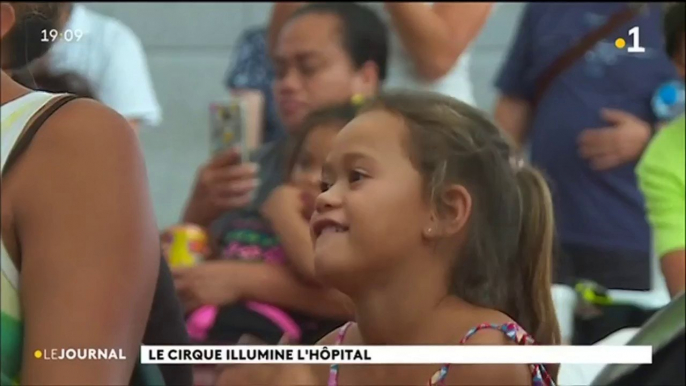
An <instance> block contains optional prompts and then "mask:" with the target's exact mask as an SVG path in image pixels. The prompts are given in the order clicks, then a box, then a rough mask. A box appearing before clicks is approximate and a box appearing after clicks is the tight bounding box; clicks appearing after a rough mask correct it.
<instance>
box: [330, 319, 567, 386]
mask: <svg viewBox="0 0 686 386" xmlns="http://www.w3.org/2000/svg"><path fill="white" fill-rule="evenodd" d="M351 325H352V322H350V323H347V324H346V325H344V326H343V327H341V329H340V330H338V338H337V339H336V344H337V345H339V344H342V343H343V339H345V333H346V332H347V331H348V328H350V326H351ZM485 329H494V330H498V331H502V332H503V333H504V334H505V336H507V337H508V338H510V339H511V340H512V341H513V342H515V343H516V344H520V345H530V344H535V342H534V339H533V337H531V335H529V334H528V333H527V332H526V331H524V329H523V328H522V327H520V326H519V325H518V324H517V323H514V322H510V323H505V324H489V323H483V324H480V325H478V326H476V327H474V328H472V329H471V330H469V332H467V334H466V335H465V336H464V338H462V339H461V340H460V344H464V343H465V342H466V341H467V340H468V339H469V338H470V337H472V336H473V335H474V334H476V333H477V332H478V331H480V330H485ZM529 368H530V369H531V385H532V386H555V382H554V381H553V379H552V378H551V377H550V374H548V372H547V371H546V369H545V367H544V366H543V365H542V364H535V365H529ZM338 369H339V367H338V365H337V364H336V365H331V369H330V370H329V383H328V386H338ZM448 370H450V364H445V365H443V366H441V368H440V369H439V370H438V371H436V372H435V373H434V375H433V376H432V377H431V378H430V379H429V381H428V382H427V385H428V386H443V385H445V379H446V377H447V376H448Z"/></svg>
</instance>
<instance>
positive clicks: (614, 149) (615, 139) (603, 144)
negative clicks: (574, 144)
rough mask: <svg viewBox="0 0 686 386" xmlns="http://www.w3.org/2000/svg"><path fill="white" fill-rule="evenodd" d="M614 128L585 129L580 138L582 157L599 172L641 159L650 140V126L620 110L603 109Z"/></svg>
mask: <svg viewBox="0 0 686 386" xmlns="http://www.w3.org/2000/svg"><path fill="white" fill-rule="evenodd" d="M602 116H603V118H604V119H605V120H606V121H607V122H609V123H610V124H611V125H612V126H608V127H603V128H599V129H587V130H584V131H583V132H582V133H581V135H580V136H579V154H580V155H581V157H582V158H584V159H585V160H587V161H589V162H590V163H591V167H593V169H595V170H607V169H612V168H615V167H617V166H620V165H622V164H625V163H627V162H631V161H634V160H636V159H638V158H639V157H640V156H641V153H643V149H645V147H646V144H647V143H648V141H649V140H650V134H651V128H650V124H648V123H646V122H644V121H642V120H641V119H639V118H637V117H635V116H633V115H631V114H629V113H626V112H624V111H620V110H613V109H603V111H602Z"/></svg>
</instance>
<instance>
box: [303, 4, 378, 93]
mask: <svg viewBox="0 0 686 386" xmlns="http://www.w3.org/2000/svg"><path fill="white" fill-rule="evenodd" d="M312 13H320V14H330V15H334V16H336V17H338V18H339V19H340V21H341V35H342V38H343V48H345V50H346V51H347V53H348V55H350V59H351V60H352V62H353V64H354V65H355V67H357V68H360V67H362V65H364V64H365V63H366V62H369V61H371V62H373V63H374V64H376V66H377V67H378V68H379V80H380V81H383V80H384V79H386V72H387V61H388V27H386V24H385V23H384V22H383V21H382V20H381V18H379V16H378V15H377V14H376V13H375V12H374V11H373V10H371V9H370V8H368V7H366V6H364V5H360V4H355V3H324V2H322V3H310V4H307V5H305V6H303V7H300V8H298V10H297V11H295V12H294V13H293V14H292V15H291V17H290V20H294V19H297V18H298V17H300V16H303V15H308V14H312Z"/></svg>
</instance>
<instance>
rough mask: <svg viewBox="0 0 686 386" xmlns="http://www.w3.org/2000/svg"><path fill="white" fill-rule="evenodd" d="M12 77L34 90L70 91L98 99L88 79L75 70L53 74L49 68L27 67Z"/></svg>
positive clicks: (84, 96) (14, 73)
mask: <svg viewBox="0 0 686 386" xmlns="http://www.w3.org/2000/svg"><path fill="white" fill-rule="evenodd" d="M12 78H13V79H14V80H15V81H16V82H17V83H19V84H21V85H23V86H25V87H28V88H30V89H33V90H38V91H47V92H51V93H69V94H74V95H77V96H80V97H83V98H91V99H96V98H95V93H94V92H93V89H92V88H91V85H90V83H89V82H88V80H87V79H86V78H84V77H83V76H81V75H79V74H76V73H73V72H64V73H60V74H53V73H52V72H50V71H47V70H36V71H31V70H29V69H26V68H25V69H22V70H19V71H14V72H13V73H12Z"/></svg>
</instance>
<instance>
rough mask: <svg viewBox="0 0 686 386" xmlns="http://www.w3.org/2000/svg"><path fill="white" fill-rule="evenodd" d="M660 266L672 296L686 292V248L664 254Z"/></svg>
mask: <svg viewBox="0 0 686 386" xmlns="http://www.w3.org/2000/svg"><path fill="white" fill-rule="evenodd" d="M660 267H661V268H662V274H663V275H665V281H666V282H667V289H669V294H670V295H671V296H672V298H675V297H677V296H678V295H680V294H681V293H682V292H684V290H685V289H686V279H685V277H686V250H684V249H681V250H678V251H674V252H670V253H667V254H666V255H664V256H662V259H661V260H660Z"/></svg>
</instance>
